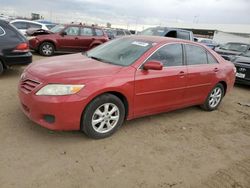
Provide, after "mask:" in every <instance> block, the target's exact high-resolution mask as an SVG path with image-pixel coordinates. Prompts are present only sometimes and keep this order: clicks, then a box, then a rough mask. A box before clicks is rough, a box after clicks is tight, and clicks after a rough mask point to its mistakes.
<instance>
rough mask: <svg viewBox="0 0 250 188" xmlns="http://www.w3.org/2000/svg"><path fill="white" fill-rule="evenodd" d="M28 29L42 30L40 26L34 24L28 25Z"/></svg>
mask: <svg viewBox="0 0 250 188" xmlns="http://www.w3.org/2000/svg"><path fill="white" fill-rule="evenodd" d="M29 28H36V29H40V28H42V25H40V24H35V23H29Z"/></svg>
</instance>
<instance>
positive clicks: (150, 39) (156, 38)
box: [127, 35, 203, 46]
mask: <svg viewBox="0 0 250 188" xmlns="http://www.w3.org/2000/svg"><path fill="white" fill-rule="evenodd" d="M127 38H133V39H135V40H144V41H148V42H152V43H172V42H178V43H180V42H181V43H190V44H196V45H200V46H203V45H201V44H200V43H197V42H193V41H189V40H183V39H179V38H171V37H161V36H148V35H132V36H128V37H127Z"/></svg>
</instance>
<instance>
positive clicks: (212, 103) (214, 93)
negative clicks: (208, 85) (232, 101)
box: [201, 83, 225, 111]
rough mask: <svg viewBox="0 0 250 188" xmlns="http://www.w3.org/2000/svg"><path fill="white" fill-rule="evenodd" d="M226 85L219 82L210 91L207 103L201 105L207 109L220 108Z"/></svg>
mask: <svg viewBox="0 0 250 188" xmlns="http://www.w3.org/2000/svg"><path fill="white" fill-rule="evenodd" d="M224 92H225V90H224V87H223V85H222V84H220V83H218V84H217V85H216V86H215V87H214V88H213V89H212V90H211V91H210V93H209V95H208V97H207V99H206V101H205V103H204V104H203V105H202V106H201V107H202V108H203V109H204V110H206V111H213V110H215V109H217V108H218V106H219V105H220V103H221V101H222V98H223V96H224Z"/></svg>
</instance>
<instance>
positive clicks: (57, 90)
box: [36, 84, 84, 96]
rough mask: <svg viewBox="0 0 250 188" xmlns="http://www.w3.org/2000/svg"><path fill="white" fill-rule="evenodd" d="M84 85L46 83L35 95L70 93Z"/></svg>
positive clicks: (77, 90)
mask: <svg viewBox="0 0 250 188" xmlns="http://www.w3.org/2000/svg"><path fill="white" fill-rule="evenodd" d="M82 88H84V85H64V84H48V85H46V86H44V87H43V88H41V89H40V90H39V91H38V92H37V93H36V95H53V96H60V95H72V94H75V93H78V92H79V91H80V90H81V89H82Z"/></svg>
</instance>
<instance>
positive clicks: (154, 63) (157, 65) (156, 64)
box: [143, 61, 163, 70]
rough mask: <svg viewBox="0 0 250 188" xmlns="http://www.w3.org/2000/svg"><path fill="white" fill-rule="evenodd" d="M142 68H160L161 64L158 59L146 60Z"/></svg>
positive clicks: (161, 67)
mask: <svg viewBox="0 0 250 188" xmlns="http://www.w3.org/2000/svg"><path fill="white" fill-rule="evenodd" d="M143 69H144V70H162V69H163V65H162V63H161V62H160V61H148V62H146V63H145V64H144V65H143Z"/></svg>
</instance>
